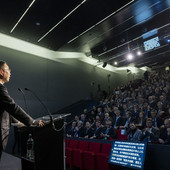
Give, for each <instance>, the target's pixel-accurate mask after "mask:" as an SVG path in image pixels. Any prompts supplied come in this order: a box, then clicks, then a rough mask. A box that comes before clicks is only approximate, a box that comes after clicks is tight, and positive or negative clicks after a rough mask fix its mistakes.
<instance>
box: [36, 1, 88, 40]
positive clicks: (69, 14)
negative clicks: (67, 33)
mask: <svg viewBox="0 0 170 170" xmlns="http://www.w3.org/2000/svg"><path fill="white" fill-rule="evenodd" d="M85 2H86V0H84V1H82V2H81V3H80V4H79V5H77V6H76V7H75V8H74V9H73V10H72V11H71V12H69V13H68V14H67V15H66V16H65V17H64V18H63V19H62V20H60V21H59V22H58V23H57V24H56V25H54V26H53V27H52V28H51V29H50V30H49V31H48V32H47V33H45V34H44V35H43V36H42V37H41V38H40V39H39V40H38V42H40V41H41V40H42V39H43V38H45V37H46V36H47V35H48V34H49V33H50V32H51V31H53V30H54V29H55V28H56V27H57V26H58V25H59V24H61V23H62V22H63V21H64V20H65V19H66V18H67V17H69V16H70V15H71V14H72V13H73V12H74V11H76V10H77V9H78V8H79V7H80V6H81V5H83V4H84V3H85Z"/></svg>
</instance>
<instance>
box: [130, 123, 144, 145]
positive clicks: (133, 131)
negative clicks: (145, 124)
mask: <svg viewBox="0 0 170 170" xmlns="http://www.w3.org/2000/svg"><path fill="white" fill-rule="evenodd" d="M127 135H128V140H129V141H133V142H138V141H141V138H142V131H141V130H140V129H138V128H137V127H136V125H135V122H133V121H132V122H130V125H129V128H128V130H127Z"/></svg>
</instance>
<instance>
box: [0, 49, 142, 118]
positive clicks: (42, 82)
mask: <svg viewBox="0 0 170 170" xmlns="http://www.w3.org/2000/svg"><path fill="white" fill-rule="evenodd" d="M0 51H1V52H0V59H1V60H5V61H7V63H8V65H9V66H10V68H11V70H12V72H11V80H10V82H9V83H6V86H7V88H8V91H9V93H10V95H11V97H13V98H14V100H15V101H16V102H17V103H18V104H20V105H21V106H22V107H23V108H25V105H24V101H23V96H22V94H21V93H20V92H19V91H18V88H22V89H24V88H25V87H27V88H30V89H31V90H32V91H34V92H35V93H36V94H37V95H38V96H39V97H40V99H41V100H42V101H43V102H44V103H45V104H46V105H47V107H48V108H49V110H50V111H51V112H52V113H53V112H56V111H57V110H59V109H61V108H63V107H65V106H68V105H70V104H73V103H74V102H76V101H78V100H80V99H87V98H89V97H90V95H91V94H92V93H93V94H96V92H97V90H98V84H100V86H101V90H106V91H108V86H110V89H111V90H112V89H113V88H115V87H117V86H118V85H122V84H126V83H127V82H128V81H129V80H132V79H133V76H134V75H132V74H131V73H127V71H126V69H124V70H116V69H115V71H114V72H110V71H107V70H105V69H101V68H98V67H95V66H92V65H89V64H87V63H84V62H82V61H80V60H78V59H68V58H67V59H66V58H65V59H58V60H57V61H52V60H49V59H44V58H40V57H37V56H34V55H31V54H27V53H23V52H19V51H15V50H12V49H8V48H5V47H0ZM108 75H110V77H109V80H108ZM141 76H143V71H142V70H140V69H137V71H136V74H135V78H140V77H141ZM92 82H94V86H92V85H91V84H92ZM25 95H26V99H27V104H28V110H29V113H30V115H31V116H33V117H35V118H36V117H40V116H43V115H45V114H46V111H45V110H44V108H43V107H42V106H41V104H40V103H39V102H38V101H37V99H36V98H35V97H34V96H33V95H32V94H31V93H30V92H27V91H25Z"/></svg>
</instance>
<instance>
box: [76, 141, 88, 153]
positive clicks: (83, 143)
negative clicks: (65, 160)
mask: <svg viewBox="0 0 170 170" xmlns="http://www.w3.org/2000/svg"><path fill="white" fill-rule="evenodd" d="M88 147H89V142H87V141H79V146H78V149H80V150H83V151H85V150H88Z"/></svg>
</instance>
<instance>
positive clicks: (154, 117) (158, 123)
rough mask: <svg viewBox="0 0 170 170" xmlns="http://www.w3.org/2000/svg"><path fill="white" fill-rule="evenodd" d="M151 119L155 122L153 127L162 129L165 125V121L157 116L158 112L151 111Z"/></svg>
mask: <svg viewBox="0 0 170 170" xmlns="http://www.w3.org/2000/svg"><path fill="white" fill-rule="evenodd" d="M151 118H152V120H153V126H154V127H158V128H160V126H162V125H163V119H162V118H161V117H160V116H159V115H158V114H157V110H155V109H152V110H151Z"/></svg>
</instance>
